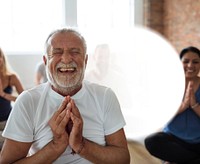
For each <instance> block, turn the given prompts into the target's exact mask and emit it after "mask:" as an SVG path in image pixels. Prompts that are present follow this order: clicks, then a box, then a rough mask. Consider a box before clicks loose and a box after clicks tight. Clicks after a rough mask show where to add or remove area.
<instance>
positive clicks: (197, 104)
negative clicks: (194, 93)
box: [191, 102, 199, 109]
mask: <svg viewBox="0 0 200 164" xmlns="http://www.w3.org/2000/svg"><path fill="white" fill-rule="evenodd" d="M198 106H199V103H198V102H197V103H196V104H194V105H192V106H191V108H192V109H195V108H196V107H198Z"/></svg>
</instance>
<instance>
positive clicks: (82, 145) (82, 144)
mask: <svg viewBox="0 0 200 164" xmlns="http://www.w3.org/2000/svg"><path fill="white" fill-rule="evenodd" d="M84 146H85V138H84V137H83V138H82V142H81V145H80V147H79V149H78V151H77V152H75V151H74V150H73V149H72V152H71V154H73V155H74V154H80V153H81V151H82V150H83V148H84Z"/></svg>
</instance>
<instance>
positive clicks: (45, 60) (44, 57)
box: [43, 55, 47, 65]
mask: <svg viewBox="0 0 200 164" xmlns="http://www.w3.org/2000/svg"><path fill="white" fill-rule="evenodd" d="M43 61H44V64H45V65H46V64H47V58H46V56H45V55H43Z"/></svg>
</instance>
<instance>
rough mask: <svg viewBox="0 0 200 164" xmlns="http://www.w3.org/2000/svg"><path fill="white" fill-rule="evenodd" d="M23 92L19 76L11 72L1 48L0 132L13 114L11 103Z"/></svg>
mask: <svg viewBox="0 0 200 164" xmlns="http://www.w3.org/2000/svg"><path fill="white" fill-rule="evenodd" d="M23 90H24V89H23V86H22V83H21V82H20V80H19V78H18V77H17V75H16V74H15V73H14V72H12V71H10V70H9V68H8V63H7V61H6V56H5V54H4V53H3V51H2V49H1V48H0V130H3V129H4V126H5V123H6V120H7V119H8V116H9V114H10V112H11V109H12V105H11V102H14V101H15V100H16V98H17V96H18V95H19V94H20V93H21V92H22V91H23ZM14 91H16V92H14Z"/></svg>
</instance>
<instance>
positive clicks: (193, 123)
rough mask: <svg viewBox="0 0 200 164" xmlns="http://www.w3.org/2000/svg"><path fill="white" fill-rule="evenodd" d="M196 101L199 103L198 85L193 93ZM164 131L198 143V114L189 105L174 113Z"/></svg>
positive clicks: (199, 127)
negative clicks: (176, 113)
mask: <svg viewBox="0 0 200 164" xmlns="http://www.w3.org/2000/svg"><path fill="white" fill-rule="evenodd" d="M195 97H196V101H197V102H198V103H200V87H199V88H198V90H197V91H196V93H195ZM164 132H166V133H170V134H173V135H175V136H176V137H178V138H180V139H182V140H184V141H186V142H189V143H200V116H198V115H197V114H196V113H195V112H194V111H193V109H192V108H191V107H189V108H187V109H186V110H185V111H184V112H182V113H180V114H178V115H176V116H175V117H174V118H172V120H171V121H170V122H169V123H168V124H167V125H166V126H165V128H164Z"/></svg>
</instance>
